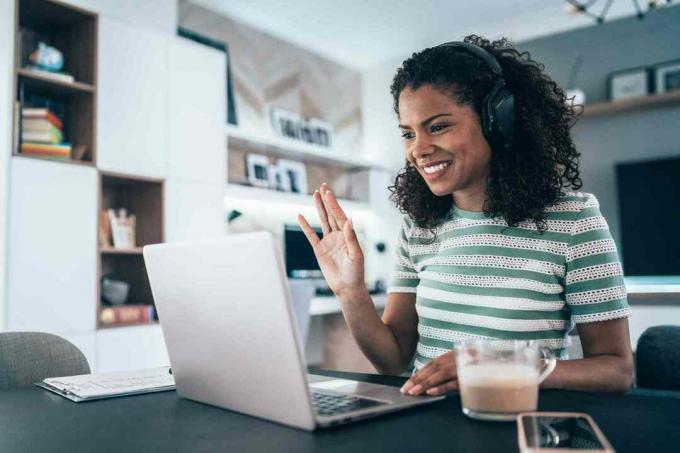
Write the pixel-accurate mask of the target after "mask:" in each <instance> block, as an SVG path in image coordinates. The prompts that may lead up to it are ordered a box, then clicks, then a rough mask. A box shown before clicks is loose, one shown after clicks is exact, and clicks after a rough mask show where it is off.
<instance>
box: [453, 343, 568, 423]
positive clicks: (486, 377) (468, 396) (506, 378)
mask: <svg viewBox="0 0 680 453" xmlns="http://www.w3.org/2000/svg"><path fill="white" fill-rule="evenodd" d="M455 350H456V365H457V368H458V385H459V387H460V398H461V404H462V407H463V413H464V414H465V415H467V416H468V417H471V418H475V419H478V420H497V421H510V420H515V418H516V416H517V414H518V413H520V412H530V411H535V410H536V407H537V406H538V386H539V384H540V383H541V382H543V380H544V379H545V378H546V377H548V375H549V374H550V373H552V371H553V370H554V369H555V365H557V359H556V358H555V355H554V354H553V353H552V351H551V350H550V349H548V348H546V347H544V346H541V345H540V344H539V343H538V342H535V341H525V340H465V341H462V342H460V343H456V345H455Z"/></svg>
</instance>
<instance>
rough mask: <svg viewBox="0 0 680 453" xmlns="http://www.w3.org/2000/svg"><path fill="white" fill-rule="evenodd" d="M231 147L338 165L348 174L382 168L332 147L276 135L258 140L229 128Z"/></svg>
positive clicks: (243, 132)
mask: <svg viewBox="0 0 680 453" xmlns="http://www.w3.org/2000/svg"><path fill="white" fill-rule="evenodd" d="M226 133H227V137H228V140H229V142H230V143H233V144H234V145H237V146H241V147H243V148H247V149H252V150H253V151H257V152H261V153H263V154H268V155H275V156H278V157H282V158H286V159H293V160H300V161H305V162H310V163H317V164H324V165H329V164H330V165H335V166H340V167H343V168H344V169H346V170H369V169H380V168H381V167H380V166H379V165H376V164H373V163H371V162H369V161H368V160H366V159H363V158H358V157H354V156H351V155H350V154H349V153H347V152H346V151H342V150H338V149H335V148H332V147H324V146H318V145H313V144H310V143H306V142H303V141H300V140H294V139H291V138H286V137H277V136H274V135H262V136H256V135H254V134H251V133H248V132H246V131H243V130H242V129H239V128H238V127H234V126H232V125H228V126H227V128H226Z"/></svg>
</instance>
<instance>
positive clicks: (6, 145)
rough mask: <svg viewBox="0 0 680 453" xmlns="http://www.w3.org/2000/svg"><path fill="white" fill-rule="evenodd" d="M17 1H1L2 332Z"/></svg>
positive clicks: (0, 295) (0, 327) (0, 200)
mask: <svg viewBox="0 0 680 453" xmlns="http://www.w3.org/2000/svg"><path fill="white" fill-rule="evenodd" d="M13 36H14V0H0V331H2V330H3V329H4V326H5V294H6V285H5V283H6V277H7V266H6V257H7V247H6V245H7V201H8V199H9V190H8V189H9V177H8V176H9V156H10V152H11V150H10V149H11V146H12V143H11V142H12V122H13V121H12V112H13V109H12V83H13V78H12V68H13V62H14V46H13V45H12V44H13V43H14V39H13Z"/></svg>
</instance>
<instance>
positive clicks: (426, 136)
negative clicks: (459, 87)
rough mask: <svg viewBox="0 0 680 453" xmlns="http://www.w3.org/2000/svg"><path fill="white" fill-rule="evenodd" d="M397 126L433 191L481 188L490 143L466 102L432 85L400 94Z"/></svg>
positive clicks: (409, 155) (409, 157)
mask: <svg viewBox="0 0 680 453" xmlns="http://www.w3.org/2000/svg"><path fill="white" fill-rule="evenodd" d="M399 123H400V124H399V128H400V129H401V133H402V138H403V141H404V151H405V152H406V159H407V160H408V161H409V162H410V163H411V164H412V165H413V166H414V167H415V168H416V169H417V170H418V173H420V175H421V176H422V177H423V179H424V180H425V182H426V183H427V186H428V187H429V188H430V190H431V191H432V193H434V194H435V195H438V196H442V195H454V198H455V194H456V193H457V192H458V193H461V194H462V193H464V192H470V193H473V192H477V191H483V190H485V188H486V180H487V178H488V176H489V163H490V161H491V148H490V147H489V144H488V143H487V141H486V139H485V138H484V134H483V133H482V127H481V124H480V121H479V117H478V115H477V113H475V111H474V108H473V107H472V106H471V105H463V104H459V103H458V102H456V100H455V99H453V98H452V97H451V96H450V95H447V94H445V93H443V92H442V91H439V90H437V89H436V88H434V87H433V86H432V85H423V86H421V87H420V88H418V89H417V90H412V89H411V88H409V87H407V88H405V89H404V90H403V91H402V92H401V94H400V95H399Z"/></svg>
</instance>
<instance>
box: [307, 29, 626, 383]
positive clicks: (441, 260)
mask: <svg viewBox="0 0 680 453" xmlns="http://www.w3.org/2000/svg"><path fill="white" fill-rule="evenodd" d="M465 43H467V44H460V43H447V44H444V45H441V46H437V47H434V48H429V49H425V50H423V51H421V52H418V53H415V54H413V55H412V56H411V58H409V59H407V60H406V61H404V63H403V66H402V67H401V68H399V69H398V70H397V73H396V75H395V77H394V80H393V83H392V86H391V91H392V95H393V98H394V110H395V112H396V114H397V117H398V119H399V128H400V130H401V134H402V138H403V142H404V151H405V157H406V166H405V168H404V169H403V170H402V171H401V172H400V173H399V175H397V177H396V180H395V183H394V186H393V187H391V188H390V190H391V191H392V197H391V198H392V200H393V201H394V202H395V203H396V205H397V207H399V208H400V210H401V211H402V212H404V213H405V216H404V221H403V227H402V231H401V235H400V237H399V244H398V247H397V249H398V250H397V263H396V267H395V270H394V273H393V280H392V284H391V287H390V289H389V291H388V292H389V296H388V301H387V305H386V308H385V312H384V314H383V317H382V319H381V318H380V317H379V316H378V315H377V314H376V312H375V309H374V307H373V304H372V301H371V298H370V296H369V294H368V291H367V289H366V287H365V283H364V257H363V253H362V251H361V248H360V247H359V244H358V242H357V238H356V235H355V233H354V230H353V227H352V221H351V219H348V218H347V217H346V215H345V213H344V212H343V210H342V208H341V207H340V206H339V205H338V202H337V200H336V198H335V197H334V195H333V194H332V193H331V191H330V190H329V188H328V187H327V186H326V185H322V186H321V188H320V190H318V191H316V192H315V193H314V201H315V204H316V207H317V210H318V214H319V218H320V221H321V226H322V229H323V239H320V238H319V237H318V236H317V235H316V234H315V232H314V231H313V230H312V229H311V228H310V226H309V223H308V222H307V220H306V219H305V218H304V217H302V216H299V217H298V220H299V222H300V225H301V227H302V228H303V230H304V231H305V233H306V235H307V237H308V239H309V241H310V243H311V244H312V246H313V248H314V252H315V254H316V257H317V259H318V261H319V264H320V266H321V269H322V271H323V274H324V276H325V278H326V280H327V281H328V284H329V286H330V288H331V289H332V290H333V292H334V293H335V295H336V296H337V297H338V299H340V301H341V303H342V311H343V314H344V317H345V319H346V321H347V324H348V325H349V328H350V330H351V332H352V334H353V336H354V338H355V340H356V341H357V343H358V345H359V347H360V348H361V350H362V351H363V353H364V354H365V355H366V357H367V358H368V359H369V360H370V361H371V362H372V363H373V365H374V366H375V368H376V369H377V370H378V371H379V372H381V373H386V374H400V373H402V372H404V371H405V370H407V368H408V367H409V365H410V364H411V362H412V360H413V365H414V373H413V375H412V376H411V378H410V379H409V380H408V381H407V382H406V384H405V385H404V386H403V387H402V391H403V392H407V393H409V394H412V395H421V394H428V395H440V394H442V393H445V392H448V391H450V390H454V389H456V388H457V386H458V383H457V374H456V363H455V357H454V352H453V351H452V350H451V349H452V347H451V345H452V342H455V341H457V340H461V339H466V338H491V339H502V340H512V339H523V340H538V341H540V342H541V343H542V344H544V345H546V346H548V347H550V348H552V349H553V350H554V351H555V352H556V353H557V354H558V355H560V356H561V357H562V358H565V348H566V346H567V342H568V338H567V332H568V331H569V330H570V329H571V327H572V325H573V324H574V323H575V324H576V326H577V328H578V334H579V336H580V338H581V343H582V347H583V352H584V358H583V359H579V360H562V361H559V362H558V365H557V367H556V368H555V370H554V371H553V373H552V374H551V375H550V376H549V377H548V379H546V380H545V381H544V382H543V384H542V386H543V387H544V388H562V389H572V390H586V391H625V390H627V389H628V388H630V386H631V384H632V381H633V365H632V354H631V350H630V339H629V334H628V321H627V319H626V318H627V317H628V316H629V315H630V309H629V307H628V304H627V301H626V292H625V287H624V282H623V276H622V271H621V265H620V263H619V260H618V256H617V252H616V246H615V244H614V242H613V240H612V238H611V235H610V233H609V229H608V226H607V223H606V221H605V220H604V218H603V217H602V215H601V214H600V211H599V207H598V203H597V200H596V199H595V197H594V196H593V195H590V194H585V193H573V192H565V191H564V190H563V189H567V188H573V189H579V188H580V186H581V180H580V178H579V170H578V156H579V154H578V152H577V151H576V149H575V147H574V144H573V142H572V140H571V137H570V133H569V130H570V127H571V125H572V124H573V122H574V120H575V117H576V114H575V113H574V112H573V110H572V108H571V107H570V106H569V105H568V103H567V99H566V98H565V95H564V92H563V91H562V90H561V89H560V88H559V87H558V86H557V85H556V84H555V83H554V82H553V81H552V80H551V79H550V78H548V76H546V75H545V74H544V73H543V72H542V66H541V65H539V64H538V63H536V62H535V61H533V60H531V59H530V57H529V55H528V54H526V53H524V54H522V53H519V52H518V51H517V50H515V49H514V48H513V47H512V46H511V45H510V44H509V43H508V42H507V40H505V39H503V40H499V41H494V42H492V43H490V42H489V41H488V40H485V39H483V38H480V37H478V36H474V35H472V36H468V37H466V38H465ZM480 48H481V49H484V50H480ZM497 65H500V67H499V66H497ZM508 106H509V107H508Z"/></svg>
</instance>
